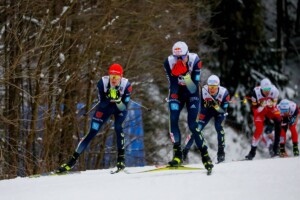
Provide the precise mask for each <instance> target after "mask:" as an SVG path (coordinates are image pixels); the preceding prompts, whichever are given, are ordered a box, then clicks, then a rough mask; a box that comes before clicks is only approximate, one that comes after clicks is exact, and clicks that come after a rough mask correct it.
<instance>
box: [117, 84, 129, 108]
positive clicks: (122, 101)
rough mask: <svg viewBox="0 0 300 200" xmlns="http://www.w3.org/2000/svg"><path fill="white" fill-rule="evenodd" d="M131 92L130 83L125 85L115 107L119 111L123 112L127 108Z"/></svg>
mask: <svg viewBox="0 0 300 200" xmlns="http://www.w3.org/2000/svg"><path fill="white" fill-rule="evenodd" d="M131 92H132V86H131V84H130V83H127V85H126V89H125V91H124V94H123V95H122V97H121V98H120V101H117V102H116V105H117V107H118V109H119V110H120V111H124V110H126V108H127V105H128V102H129V101H130V95H131Z"/></svg>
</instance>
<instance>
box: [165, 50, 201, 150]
mask: <svg viewBox="0 0 300 200" xmlns="http://www.w3.org/2000/svg"><path fill="white" fill-rule="evenodd" d="M175 63H176V58H174V56H173V55H170V56H169V57H168V58H167V59H166V60H165V62H164V68H165V71H166V75H167V78H168V80H169V96H168V103H169V118H170V122H169V124H170V126H169V133H170V137H171V140H172V142H173V145H174V147H180V145H181V133H180V129H179V125H178V120H179V115H180V112H181V111H182V109H183V107H184V106H186V108H187V112H188V116H187V122H188V126H189V129H190V131H191V132H192V134H193V135H194V136H195V137H194V138H195V141H196V144H197V146H198V148H199V149H200V150H201V151H202V150H203V151H205V150H207V146H206V145H205V142H204V139H203V137H202V135H201V132H200V130H199V129H198V118H197V116H198V113H199V104H200V98H199V88H198V83H199V81H200V73H201V67H202V65H201V61H200V58H199V57H198V55H197V54H195V53H188V62H187V66H188V76H182V75H179V76H178V77H177V76H173V75H172V73H171V71H172V68H173V67H174V65H175Z"/></svg>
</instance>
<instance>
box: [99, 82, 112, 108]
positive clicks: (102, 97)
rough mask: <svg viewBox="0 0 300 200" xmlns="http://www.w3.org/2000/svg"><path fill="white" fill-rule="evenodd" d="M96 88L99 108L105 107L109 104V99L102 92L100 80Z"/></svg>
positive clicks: (102, 86)
mask: <svg viewBox="0 0 300 200" xmlns="http://www.w3.org/2000/svg"><path fill="white" fill-rule="evenodd" d="M97 88H98V100H99V102H100V106H101V107H106V106H108V104H109V103H110V99H109V98H108V97H107V95H106V93H105V92H104V85H103V81H102V79H101V80H100V81H99V82H98V83H97Z"/></svg>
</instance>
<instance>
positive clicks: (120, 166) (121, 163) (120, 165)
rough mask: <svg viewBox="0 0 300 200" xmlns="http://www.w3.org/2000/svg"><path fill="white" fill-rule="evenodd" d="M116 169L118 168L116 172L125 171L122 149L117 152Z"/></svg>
mask: <svg viewBox="0 0 300 200" xmlns="http://www.w3.org/2000/svg"><path fill="white" fill-rule="evenodd" d="M117 168H118V171H121V170H123V169H125V151H124V149H120V150H118V158H117Z"/></svg>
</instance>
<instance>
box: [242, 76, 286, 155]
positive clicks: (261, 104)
mask: <svg viewBox="0 0 300 200" xmlns="http://www.w3.org/2000/svg"><path fill="white" fill-rule="evenodd" d="M278 95H279V91H278V89H277V88H276V87H275V86H274V85H273V84H272V83H271V81H270V80H269V79H267V78H264V79H262V80H261V82H260V86H257V87H255V88H254V90H253V94H252V96H251V101H252V111H253V115H254V124H255V128H256V129H255V132H254V134H253V138H252V144H251V150H250V152H249V154H248V155H247V156H246V159H248V160H252V159H253V158H254V157H255V154H256V148H257V144H258V142H259V140H260V136H261V134H262V132H263V129H264V120H265V117H267V118H268V119H270V120H273V122H274V127H275V138H274V145H273V152H274V154H273V156H279V151H278V147H279V138H280V130H281V125H280V124H281V116H280V111H279V109H278V108H277V106H276V104H277V101H278Z"/></svg>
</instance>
